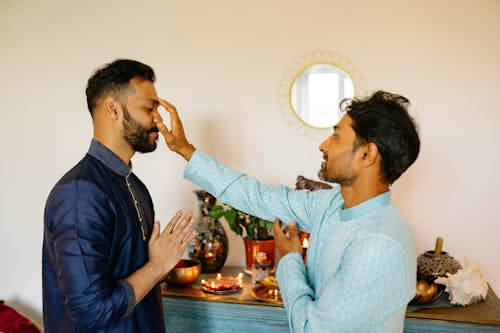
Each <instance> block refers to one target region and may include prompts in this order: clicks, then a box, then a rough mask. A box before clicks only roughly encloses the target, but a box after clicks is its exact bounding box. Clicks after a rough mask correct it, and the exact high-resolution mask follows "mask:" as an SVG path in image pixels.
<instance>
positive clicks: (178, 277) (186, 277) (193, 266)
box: [165, 259, 201, 286]
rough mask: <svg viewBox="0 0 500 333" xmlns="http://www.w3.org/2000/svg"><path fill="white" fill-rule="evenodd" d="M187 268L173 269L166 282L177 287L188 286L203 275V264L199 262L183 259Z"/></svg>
mask: <svg viewBox="0 0 500 333" xmlns="http://www.w3.org/2000/svg"><path fill="white" fill-rule="evenodd" d="M182 261H183V262H184V264H185V265H186V267H180V268H174V269H172V270H171V271H170V272H169V273H168V275H167V278H166V279H165V282H166V283H168V284H172V285H177V286H187V285H188V284H190V283H193V282H194V281H196V279H198V276H200V273H201V262H200V261H198V260H191V259H182Z"/></svg>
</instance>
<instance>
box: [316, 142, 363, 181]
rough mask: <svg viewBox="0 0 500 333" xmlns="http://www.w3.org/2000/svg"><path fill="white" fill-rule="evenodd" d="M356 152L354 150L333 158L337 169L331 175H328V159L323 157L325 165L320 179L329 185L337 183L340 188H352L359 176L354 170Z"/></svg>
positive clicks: (319, 173) (319, 174) (320, 172)
mask: <svg viewBox="0 0 500 333" xmlns="http://www.w3.org/2000/svg"><path fill="white" fill-rule="evenodd" d="M354 153H355V151H353V150H352V149H351V150H349V151H344V152H342V153H340V154H338V155H337V156H335V157H332V163H333V165H334V167H335V170H333V171H332V172H331V173H328V169H327V163H328V157H327V156H326V155H323V158H324V160H325V163H324V164H322V165H321V169H320V170H319V172H318V177H319V179H321V180H322V181H325V182H329V183H337V184H339V185H340V186H351V185H352V184H354V182H355V181H356V179H357V178H358V176H357V175H356V174H355V173H354V172H353V170H352V160H353V157H354Z"/></svg>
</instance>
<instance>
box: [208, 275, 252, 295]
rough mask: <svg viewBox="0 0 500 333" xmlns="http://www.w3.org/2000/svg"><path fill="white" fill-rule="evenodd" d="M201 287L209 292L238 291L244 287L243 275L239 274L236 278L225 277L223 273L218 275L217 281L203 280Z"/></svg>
mask: <svg viewBox="0 0 500 333" xmlns="http://www.w3.org/2000/svg"><path fill="white" fill-rule="evenodd" d="M201 285H202V286H203V289H204V290H207V291H209V292H224V291H236V290H239V289H241V287H242V286H243V273H239V274H238V276H236V277H234V276H227V277H223V276H222V274H221V273H217V276H216V277H215V279H209V280H208V281H207V280H205V279H203V280H201Z"/></svg>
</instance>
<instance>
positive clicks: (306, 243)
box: [302, 238, 309, 248]
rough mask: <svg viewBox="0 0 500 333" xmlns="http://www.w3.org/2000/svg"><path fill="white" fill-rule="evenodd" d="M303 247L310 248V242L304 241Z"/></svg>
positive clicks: (305, 239)
mask: <svg viewBox="0 0 500 333" xmlns="http://www.w3.org/2000/svg"><path fill="white" fill-rule="evenodd" d="M302 247H305V248H308V247H309V241H308V240H307V238H304V240H303V241H302Z"/></svg>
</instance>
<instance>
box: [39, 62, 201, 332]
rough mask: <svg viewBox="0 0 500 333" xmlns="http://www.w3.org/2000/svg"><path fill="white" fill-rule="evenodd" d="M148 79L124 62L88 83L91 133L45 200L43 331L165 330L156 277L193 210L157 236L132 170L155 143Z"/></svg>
mask: <svg viewBox="0 0 500 333" xmlns="http://www.w3.org/2000/svg"><path fill="white" fill-rule="evenodd" d="M154 80H155V76H154V72H153V70H152V69H151V68H150V67H149V66H147V65H144V64H142V63H139V62H137V61H132V60H125V59H123V60H117V61H115V62H113V63H111V64H108V65H106V66H104V67H103V68H101V69H99V70H98V71H96V72H95V73H94V75H93V76H92V77H91V78H90V79H89V81H88V85H87V90H86V93H87V102H88V107H89V111H90V113H91V115H92V121H93V125H94V138H93V139H92V141H91V144H90V149H89V151H88V153H87V154H86V155H85V157H84V158H83V159H82V160H81V161H80V162H79V163H78V164H77V165H76V166H75V167H73V168H72V169H71V170H70V171H68V172H67V173H66V174H65V175H64V176H63V177H62V178H61V180H59V182H58V183H57V184H56V185H55V186H54V188H53V189H52V191H51V193H50V195H49V197H48V199H47V204H46V207H45V217H44V239H43V254H42V279H43V315H44V318H43V319H44V326H45V332H46V333H52V332H64V333H70V332H92V333H96V332H116V333H127V332H130V333H132V332H142V333H144V332H150V333H158V332H164V331H165V325H164V319H163V307H162V300H161V293H160V285H159V282H160V281H161V280H162V279H164V278H165V276H166V274H167V273H168V272H169V271H170V270H171V269H172V268H173V267H174V266H175V264H176V263H177V262H178V261H179V259H180V258H181V256H182V255H183V253H184V250H185V249H186V246H187V244H189V242H190V241H191V240H192V239H193V237H194V235H195V234H194V233H192V227H193V223H194V221H193V218H192V214H191V213H188V214H186V215H185V216H184V218H181V212H178V213H177V214H176V215H175V216H174V217H173V218H172V220H171V221H170V223H169V225H168V226H167V227H166V228H165V230H163V232H161V233H160V225H159V222H155V223H153V221H154V209H153V202H152V200H151V197H150V195H149V192H148V190H147V188H146V186H145V185H144V184H143V183H142V182H141V181H140V180H139V178H137V176H136V175H135V174H134V173H132V165H131V162H130V159H131V158H132V156H133V155H134V153H135V152H136V151H139V152H144V153H145V152H150V151H153V150H154V149H155V148H156V141H157V139H158V129H157V128H156V125H155V122H158V121H161V117H160V115H159V114H158V104H159V102H158V100H159V98H158V96H157V94H156V91H155V88H154V85H153V82H154ZM176 225H177V228H175V229H174V227H175V226H176Z"/></svg>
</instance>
